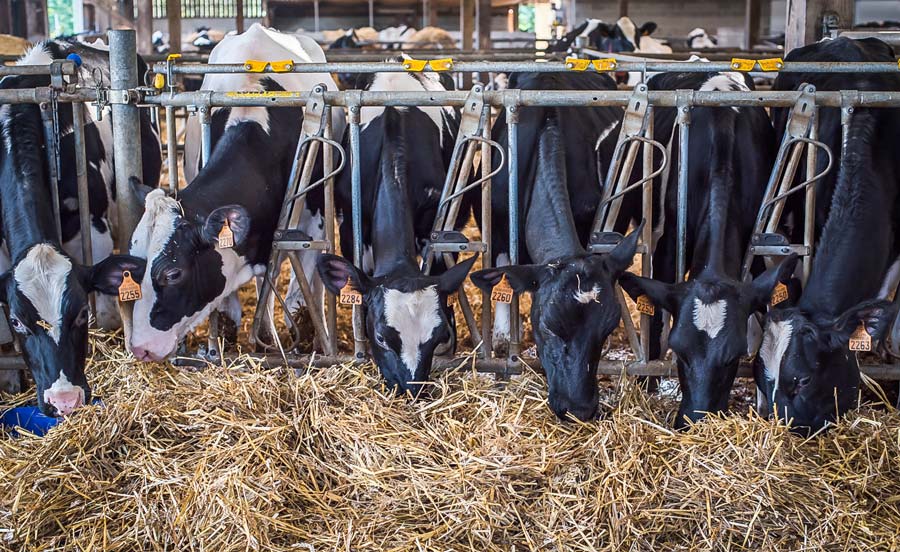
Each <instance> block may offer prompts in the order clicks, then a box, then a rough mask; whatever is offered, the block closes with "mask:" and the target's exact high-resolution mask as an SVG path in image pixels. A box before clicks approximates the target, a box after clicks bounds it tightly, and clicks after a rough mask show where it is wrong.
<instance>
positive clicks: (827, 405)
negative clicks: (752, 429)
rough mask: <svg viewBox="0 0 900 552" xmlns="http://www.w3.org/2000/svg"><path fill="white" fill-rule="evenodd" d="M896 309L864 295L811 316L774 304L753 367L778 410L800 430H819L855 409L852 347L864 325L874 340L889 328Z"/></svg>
mask: <svg viewBox="0 0 900 552" xmlns="http://www.w3.org/2000/svg"><path fill="white" fill-rule="evenodd" d="M894 315H895V312H893V310H892V309H891V304H890V303H888V302H887V301H882V300H870V301H864V302H862V303H859V304H858V305H855V306H853V307H851V308H849V309H847V310H846V311H845V312H844V313H842V314H841V315H840V316H838V317H837V318H833V319H813V318H812V317H811V316H810V315H809V313H808V312H806V311H804V310H803V309H802V308H800V307H788V308H785V309H772V310H771V311H770V312H769V314H768V317H767V320H766V328H765V331H764V333H763V341H762V346H761V347H760V349H759V354H758V355H757V357H756V362H755V363H754V367H753V371H754V376H755V378H756V384H757V387H759V389H760V390H761V391H762V392H763V393H764V394H765V396H766V399H767V400H768V402H769V406H770V407H771V408H772V411H773V412H775V413H776V415H777V416H779V417H781V418H782V419H783V420H785V421H792V425H793V427H794V428H795V430H796V431H798V432H801V433H808V432H810V431H817V430H819V429H821V428H822V427H824V426H825V425H826V424H827V423H829V422H832V421H834V420H835V418H836V417H837V416H840V415H841V414H843V413H844V412H846V411H847V410H849V409H851V408H852V407H853V405H854V404H855V401H856V400H857V393H858V389H859V365H858V363H857V361H856V354H855V353H853V352H851V351H850V350H849V348H848V344H849V341H850V336H851V335H852V334H853V333H854V332H855V331H856V330H857V328H859V326H860V325H864V326H865V328H866V331H867V332H868V333H869V335H870V336H871V339H872V343H873V344H874V342H875V341H877V340H880V339H882V338H883V337H884V336H885V334H886V333H887V331H888V329H889V327H890V325H891V323H892V322H893V317H894Z"/></svg>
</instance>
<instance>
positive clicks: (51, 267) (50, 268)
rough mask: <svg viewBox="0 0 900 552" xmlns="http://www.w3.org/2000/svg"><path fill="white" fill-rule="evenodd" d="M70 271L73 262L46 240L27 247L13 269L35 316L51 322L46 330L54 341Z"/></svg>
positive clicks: (60, 321) (17, 282)
mask: <svg viewBox="0 0 900 552" xmlns="http://www.w3.org/2000/svg"><path fill="white" fill-rule="evenodd" d="M71 271H72V261H70V260H69V259H68V258H67V257H66V256H65V255H62V254H61V253H60V252H59V251H57V250H56V249H55V248H54V247H53V246H52V245H49V244H46V243H39V244H37V245H35V246H34V247H32V248H31V249H29V250H28V253H27V254H26V255H25V258H24V259H22V260H21V261H20V262H19V264H18V265H16V268H15V271H14V276H15V279H16V285H17V286H18V288H19V291H21V292H22V294H23V295H24V296H25V297H26V298H27V299H28V300H29V301H31V304H32V306H34V310H36V311H37V314H38V317H40V319H41V320H43V321H45V322H47V323H48V324H49V325H50V329H49V330H48V331H47V333H48V334H50V337H51V338H52V339H53V341H55V342H56V343H59V337H60V327H61V325H62V304H63V294H64V293H65V291H66V281H67V279H68V277H69V273H70V272H71Z"/></svg>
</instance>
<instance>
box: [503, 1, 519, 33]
mask: <svg viewBox="0 0 900 552" xmlns="http://www.w3.org/2000/svg"><path fill="white" fill-rule="evenodd" d="M518 30H519V6H512V7H510V8H509V9H508V10H506V32H508V33H514V32H516V31H518Z"/></svg>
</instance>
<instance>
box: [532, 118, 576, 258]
mask: <svg viewBox="0 0 900 552" xmlns="http://www.w3.org/2000/svg"><path fill="white" fill-rule="evenodd" d="M563 147H564V146H563V137H562V135H561V133H560V131H559V127H558V123H557V122H556V120H555V119H553V118H549V119H548V120H547V121H546V123H545V125H544V128H543V129H541V132H540V137H539V139H538V155H537V160H536V161H535V162H536V168H535V171H534V175H535V176H534V184H533V186H532V189H531V197H530V198H529V201H528V208H527V210H526V213H525V244H526V247H527V248H528V255H529V256H530V257H531V259H532V260H533V261H534V262H536V263H539V264H546V263H549V262H550V261H552V260H555V259H560V258H565V257H572V256H576V255H584V254H585V250H584V248H583V247H582V246H581V244H580V243H579V241H578V232H577V231H576V229H575V220H574V218H573V217H572V207H571V204H570V202H569V191H568V189H567V187H566V186H567V181H566V167H565V151H564V150H563V149H562V148H563Z"/></svg>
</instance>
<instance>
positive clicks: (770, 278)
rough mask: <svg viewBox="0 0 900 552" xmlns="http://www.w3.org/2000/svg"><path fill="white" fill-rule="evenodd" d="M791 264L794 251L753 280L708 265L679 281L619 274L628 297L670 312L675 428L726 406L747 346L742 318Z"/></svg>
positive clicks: (764, 300) (765, 299) (758, 308)
mask: <svg viewBox="0 0 900 552" xmlns="http://www.w3.org/2000/svg"><path fill="white" fill-rule="evenodd" d="M796 264H797V256H796V255H791V256H790V257H788V258H787V259H786V260H785V261H783V262H782V263H780V264H779V265H777V266H774V267H772V268H770V269H769V270H767V271H766V272H764V273H763V274H761V275H760V276H759V277H757V278H756V279H755V280H753V281H752V282H739V281H737V280H735V279H733V278H730V277H728V276H725V275H723V274H719V273H717V271H709V270H705V271H703V272H701V273H700V275H699V276H697V277H696V278H693V279H691V280H689V281H687V282H682V283H679V284H669V283H664V282H658V281H656V280H650V279H648V278H641V277H639V276H635V275H633V274H625V275H623V276H622V287H623V288H624V289H625V290H626V291H627V292H628V294H629V295H631V297H632V298H634V299H637V298H638V297H639V296H641V295H645V296H647V298H649V299H650V301H652V302H653V304H654V305H655V306H658V307H661V308H663V309H665V310H667V311H669V312H670V313H671V314H672V331H671V332H670V333H669V347H670V348H671V349H672V352H674V353H675V357H676V360H677V362H678V379H679V381H680V383H681V406H680V407H679V409H678V416H677V417H676V419H675V427H676V428H681V427H684V426H685V425H686V421H687V420H690V421H692V422H694V421H697V420H700V419H701V418H703V416H704V415H705V414H706V413H708V412H710V413H718V412H722V411H724V410H725V409H726V408H727V407H728V397H729V393H730V392H731V386H732V384H733V383H734V378H735V376H736V375H737V369H738V363H739V362H740V360H741V357H743V356H745V355H746V354H747V350H748V347H747V320H748V318H749V317H750V316H751V315H752V314H754V313H756V312H764V311H765V309H766V306H767V305H768V304H769V302H770V298H771V296H772V290H773V289H774V288H775V286H776V285H777V284H778V283H779V282H781V281H783V280H785V279H787V278H788V277H790V274H791V273H792V272H793V270H794V267H795V266H796Z"/></svg>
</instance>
